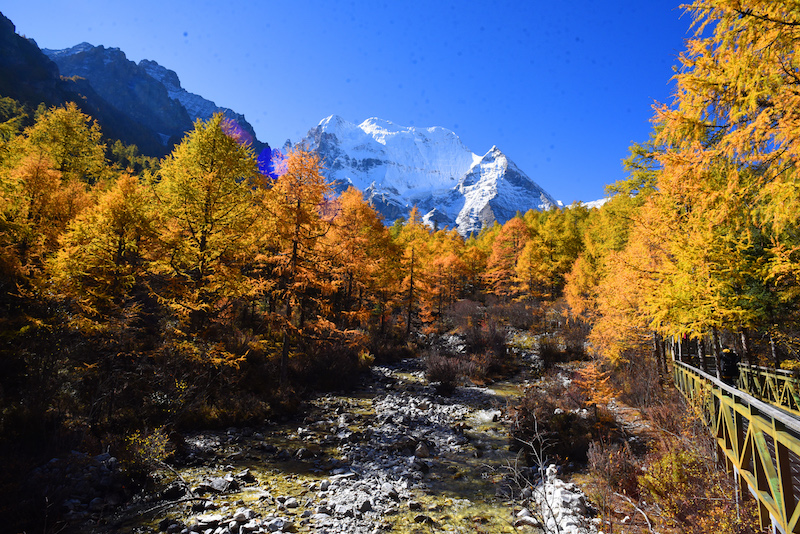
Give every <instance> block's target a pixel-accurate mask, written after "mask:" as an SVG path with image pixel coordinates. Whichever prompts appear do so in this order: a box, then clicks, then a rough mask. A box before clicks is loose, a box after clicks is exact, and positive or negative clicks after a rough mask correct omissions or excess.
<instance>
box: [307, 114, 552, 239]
mask: <svg viewBox="0 0 800 534" xmlns="http://www.w3.org/2000/svg"><path fill="white" fill-rule="evenodd" d="M304 143H306V144H307V145H308V146H309V148H312V149H316V150H317V151H318V152H319V155H320V158H321V159H322V162H323V165H324V166H325V169H326V170H325V173H326V175H327V177H328V178H329V179H330V180H332V181H333V182H334V184H335V186H336V188H337V189H339V190H343V189H345V188H346V187H348V186H350V185H353V186H354V187H356V188H358V189H360V190H361V191H363V192H364V195H365V197H366V198H368V199H369V200H370V201H371V202H372V204H373V206H375V208H376V209H377V210H378V211H379V212H380V213H381V214H382V215H383V216H384V218H385V219H386V221H387V222H389V223H391V222H392V221H394V220H396V219H398V218H400V217H406V216H407V215H408V212H409V211H410V210H411V209H412V208H413V207H414V206H415V205H416V206H417V207H418V208H419V209H420V210H421V211H422V213H423V220H424V221H425V222H426V223H427V224H429V225H431V226H438V227H444V226H449V227H451V228H458V231H459V232H460V233H461V234H462V235H467V234H470V233H472V232H479V231H480V230H481V228H482V227H484V226H488V225H491V224H493V223H494V222H495V221H497V222H500V223H504V222H505V221H507V220H508V219H510V218H511V217H513V216H514V215H515V214H516V213H517V212H518V211H519V212H523V213H524V212H526V211H528V210H530V209H536V210H544V209H548V208H550V207H552V206H556V205H557V202H556V201H555V200H553V198H552V197H551V196H550V195H549V194H547V193H546V192H545V191H544V190H543V189H542V188H541V187H539V186H538V185H537V184H536V183H535V182H533V181H532V180H531V179H530V178H528V177H527V176H526V175H525V173H523V172H522V171H521V170H520V169H519V168H518V167H517V166H516V165H514V163H513V162H511V161H510V160H509V159H508V158H507V157H506V156H505V155H504V154H503V153H502V152H501V151H500V150H499V149H498V148H497V147H492V149H491V150H489V152H487V153H486V155H484V156H483V157H480V156H478V155H476V154H474V153H472V151H471V150H469V149H468V148H467V147H466V146H465V145H464V144H463V143H462V142H461V139H459V137H458V136H457V135H456V134H455V133H454V132H452V131H450V130H447V129H446V128H440V127H434V128H413V127H409V128H406V127H402V126H397V125H395V124H393V123H391V122H389V121H385V120H382V119H378V118H370V119H367V120H365V121H364V122H362V123H361V124H359V125H355V124H353V123H351V122H348V121H346V120H344V119H342V118H341V117H338V116H336V115H332V116H330V117H328V118H326V119H323V120H322V121H321V122H320V123H319V125H318V126H317V127H315V128H313V129H311V130H310V131H309V133H308V135H307V136H306V138H305V139H304Z"/></svg>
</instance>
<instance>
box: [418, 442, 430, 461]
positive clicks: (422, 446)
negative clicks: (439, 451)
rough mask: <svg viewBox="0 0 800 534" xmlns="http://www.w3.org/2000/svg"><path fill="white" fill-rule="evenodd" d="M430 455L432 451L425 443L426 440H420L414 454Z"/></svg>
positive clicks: (420, 455) (420, 456) (425, 456)
mask: <svg viewBox="0 0 800 534" xmlns="http://www.w3.org/2000/svg"><path fill="white" fill-rule="evenodd" d="M430 455H431V452H430V450H429V449H428V446H427V445H426V444H425V442H424V441H420V442H419V444H417V448H416V449H414V456H416V457H417V458H429V457H430Z"/></svg>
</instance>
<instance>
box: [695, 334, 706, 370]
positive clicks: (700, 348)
mask: <svg viewBox="0 0 800 534" xmlns="http://www.w3.org/2000/svg"><path fill="white" fill-rule="evenodd" d="M697 357H698V359H699V360H700V369H701V370H702V371H703V372H704V373H708V365H707V364H706V341H705V337H703V336H700V337H699V338H698V339H697Z"/></svg>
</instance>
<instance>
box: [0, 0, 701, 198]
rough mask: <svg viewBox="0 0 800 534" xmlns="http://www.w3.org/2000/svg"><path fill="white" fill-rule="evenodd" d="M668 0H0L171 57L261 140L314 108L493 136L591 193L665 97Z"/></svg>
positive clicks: (59, 27)
mask: <svg viewBox="0 0 800 534" xmlns="http://www.w3.org/2000/svg"><path fill="white" fill-rule="evenodd" d="M679 4H680V2H679V1H673V0H624V1H622V0H621V1H614V0H612V1H610V2H600V1H581V0H576V1H572V2H553V1H550V2H542V1H536V0H527V1H523V0H517V1H503V2H490V1H467V0H461V1H456V2H449V1H448V2H445V1H437V0H427V1H416V0H411V1H405V0H404V1H397V0H392V1H386V2H383V1H380V0H358V1H350V2H348V1H340V0H305V1H298V2H292V1H290V0H283V1H277V2H273V1H259V0H240V1H235V0H234V1H225V2H212V1H203V0H161V1H158V2H155V1H152V0H139V1H136V2H131V1H126V2H119V1H116V0H103V1H99V0H70V1H36V0H4V1H3V3H2V6H1V7H0V11H2V13H3V14H4V15H5V16H6V17H8V18H9V19H11V21H12V22H13V23H14V24H15V25H16V27H17V33H19V34H22V35H25V36H26V37H31V38H33V39H34V40H36V42H37V43H38V44H39V46H40V47H41V48H54V49H60V48H67V47H70V46H73V45H76V44H78V43H81V42H83V41H86V42H89V43H91V44H93V45H103V46H105V47H116V48H120V49H121V50H122V51H123V52H125V54H126V55H127V57H128V59H130V60H133V61H136V62H138V61H140V60H141V59H151V60H155V61H157V62H158V63H159V64H161V65H163V66H164V67H167V68H169V69H172V70H174V71H175V72H176V73H177V74H178V76H179V78H180V80H181V84H182V85H183V87H184V88H185V89H187V90H188V91H190V92H193V93H197V94H199V95H201V96H203V97H205V98H207V99H209V100H213V101H214V102H215V103H216V104H217V105H220V106H224V107H229V108H231V109H233V110H235V111H237V112H239V113H243V114H244V115H245V116H246V118H247V120H248V121H249V122H250V123H251V124H253V126H254V128H255V130H256V133H257V135H258V137H259V139H261V140H262V141H266V142H268V143H269V144H270V145H272V146H273V147H280V146H281V145H282V144H283V142H284V141H285V140H286V139H291V140H292V141H295V142H296V141H298V140H300V139H301V138H302V137H303V136H304V135H305V134H306V132H307V131H308V130H309V129H310V128H312V127H314V126H316V125H317V124H318V123H319V121H320V120H321V119H323V118H324V117H327V116H328V115H332V114H337V115H341V116H342V117H344V118H345V119H347V120H349V121H352V122H355V123H360V122H361V121H363V120H364V119H367V118H369V117H373V116H374V117H380V118H383V119H386V120H390V121H392V122H394V123H396V124H399V125H403V126H417V127H428V126H443V127H445V128H450V129H452V130H454V131H455V132H456V133H457V134H458V135H459V136H460V137H461V139H462V141H463V142H464V143H465V144H466V145H467V146H468V147H469V148H470V149H471V150H472V151H473V152H475V153H477V154H480V155H483V154H484V153H485V152H487V151H488V150H489V149H490V148H491V147H492V145H497V146H498V147H499V148H500V149H501V150H502V151H503V152H505V153H506V155H507V156H508V157H509V158H511V159H512V160H513V161H514V162H516V163H517V165H518V166H519V167H520V168H521V169H522V170H523V171H524V172H525V173H526V174H528V175H529V176H530V177H531V178H532V179H533V180H535V181H536V182H537V183H539V185H541V186H542V187H544V188H545V190H547V191H548V192H549V193H550V194H551V195H553V196H554V197H555V198H557V199H560V200H562V201H564V202H565V203H567V204H569V203H571V202H572V201H574V200H582V201H590V200H595V199H598V198H601V197H602V196H604V186H605V185H606V184H609V183H612V182H614V181H616V180H618V179H620V178H623V177H624V172H623V169H622V164H621V160H622V159H623V158H625V157H626V156H627V154H628V147H629V146H630V145H631V143H632V142H634V141H645V140H647V138H648V136H649V134H650V131H651V124H650V119H651V117H652V115H653V111H652V105H653V103H654V101H660V102H669V100H670V95H671V92H672V84H671V81H670V79H671V77H672V74H673V70H672V68H673V66H675V65H676V64H677V56H678V54H679V53H680V52H681V51H682V50H683V49H684V40H685V39H686V38H687V37H688V36H689V35H690V33H689V26H690V22H691V20H690V18H689V15H687V14H683V12H682V10H681V9H679V8H678V7H677V6H678V5H679Z"/></svg>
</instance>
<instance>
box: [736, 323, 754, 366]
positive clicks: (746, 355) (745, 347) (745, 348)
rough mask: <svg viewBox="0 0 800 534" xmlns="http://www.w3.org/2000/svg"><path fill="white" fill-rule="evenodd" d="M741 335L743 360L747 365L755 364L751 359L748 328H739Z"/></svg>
mask: <svg viewBox="0 0 800 534" xmlns="http://www.w3.org/2000/svg"><path fill="white" fill-rule="evenodd" d="M739 337H740V338H741V340H742V361H744V362H745V363H746V364H747V365H753V361H752V360H751V359H750V339H749V337H748V335H747V330H745V329H744V328H742V329H741V330H739Z"/></svg>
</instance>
